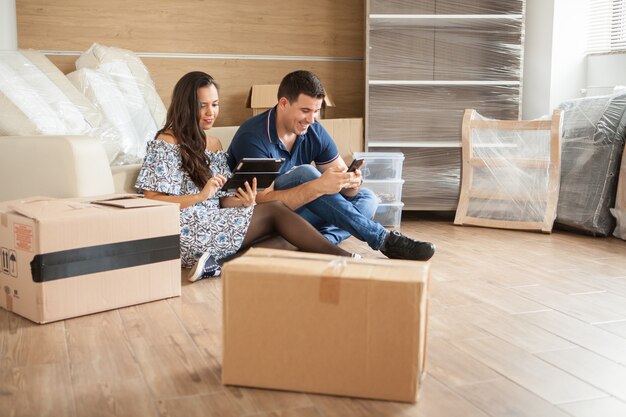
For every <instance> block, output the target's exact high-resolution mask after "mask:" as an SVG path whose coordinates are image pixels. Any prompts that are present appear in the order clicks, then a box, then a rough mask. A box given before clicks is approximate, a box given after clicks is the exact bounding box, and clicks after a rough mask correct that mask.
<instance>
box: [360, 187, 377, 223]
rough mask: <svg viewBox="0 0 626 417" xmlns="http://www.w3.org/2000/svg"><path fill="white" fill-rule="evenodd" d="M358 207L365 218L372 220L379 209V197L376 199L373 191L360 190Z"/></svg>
mask: <svg viewBox="0 0 626 417" xmlns="http://www.w3.org/2000/svg"><path fill="white" fill-rule="evenodd" d="M356 205H357V208H358V210H359V212H360V213H361V214H362V215H363V216H365V217H367V218H368V219H371V218H372V217H374V214H375V213H376V209H378V197H376V194H374V192H373V191H372V190H368V189H367V188H361V189H360V190H359V200H358V203H356Z"/></svg>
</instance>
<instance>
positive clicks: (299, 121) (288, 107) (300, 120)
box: [279, 94, 324, 135]
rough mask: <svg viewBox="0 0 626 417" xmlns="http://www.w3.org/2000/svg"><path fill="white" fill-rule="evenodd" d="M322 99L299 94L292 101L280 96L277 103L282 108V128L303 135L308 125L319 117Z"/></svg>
mask: <svg viewBox="0 0 626 417" xmlns="http://www.w3.org/2000/svg"><path fill="white" fill-rule="evenodd" d="M323 101H324V100H323V99H321V98H314V97H309V96H307V95H306V94H300V95H299V96H298V99H297V100H296V101H294V102H293V103H289V100H287V99H286V98H285V97H282V98H281V99H280V102H279V104H280V105H281V106H282V107H283V108H284V111H283V116H284V117H283V121H284V122H283V126H284V128H285V129H286V130H287V131H288V132H291V133H295V134H296V135H304V134H305V133H306V131H307V129H308V128H309V126H310V125H312V124H313V123H315V120H317V119H319V116H320V109H321V108H322V102H323Z"/></svg>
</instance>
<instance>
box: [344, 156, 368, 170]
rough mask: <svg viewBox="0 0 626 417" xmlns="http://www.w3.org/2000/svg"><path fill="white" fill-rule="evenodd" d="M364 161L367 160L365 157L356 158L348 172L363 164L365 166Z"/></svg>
mask: <svg viewBox="0 0 626 417" xmlns="http://www.w3.org/2000/svg"><path fill="white" fill-rule="evenodd" d="M363 162H365V159H355V160H354V161H352V163H351V164H350V166H349V167H348V172H354V171H355V170H357V169H359V168H361V166H363Z"/></svg>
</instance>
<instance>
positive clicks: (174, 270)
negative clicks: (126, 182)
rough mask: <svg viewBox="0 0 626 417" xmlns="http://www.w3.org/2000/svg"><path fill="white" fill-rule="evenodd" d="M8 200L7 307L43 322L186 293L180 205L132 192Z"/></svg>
mask: <svg viewBox="0 0 626 417" xmlns="http://www.w3.org/2000/svg"><path fill="white" fill-rule="evenodd" d="M84 200H85V199H84V198H83V199H82V200H81V199H59V200H56V199H50V198H33V199H29V200H22V201H8V202H3V203H1V204H0V248H1V257H0V260H1V262H0V264H1V269H0V287H2V294H0V306H1V307H3V308H5V309H6V310H9V311H13V312H14V313H17V314H19V315H21V316H24V317H26V318H28V319H30V320H32V321H34V322H37V323H46V322H51V321H56V320H63V319H67V318H70V317H76V316H81V315H84V314H90V313H96V312H99V311H104V310H110V309H114V308H119V307H124V306H129V305H133V304H139V303H144V302H147V301H153V300H158V299H162V298H167V297H175V296H179V295H180V240H179V233H180V224H179V216H180V211H179V208H178V204H172V203H165V202H160V201H155V200H148V199H144V198H133V197H131V196H119V195H118V196H109V197H102V198H98V199H95V200H94V199H92V200H91V202H87V201H84Z"/></svg>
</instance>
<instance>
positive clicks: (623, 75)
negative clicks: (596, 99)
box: [586, 53, 626, 96]
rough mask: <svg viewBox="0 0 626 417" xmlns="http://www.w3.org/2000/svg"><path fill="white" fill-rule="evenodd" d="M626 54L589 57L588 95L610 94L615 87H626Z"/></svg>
mask: <svg viewBox="0 0 626 417" xmlns="http://www.w3.org/2000/svg"><path fill="white" fill-rule="evenodd" d="M625 69H626V53H621V54H604V55H589V56H588V57H587V91H586V93H587V95H590V96H592V95H601V94H610V93H612V92H613V87H614V86H617V85H619V86H626V71H625Z"/></svg>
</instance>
